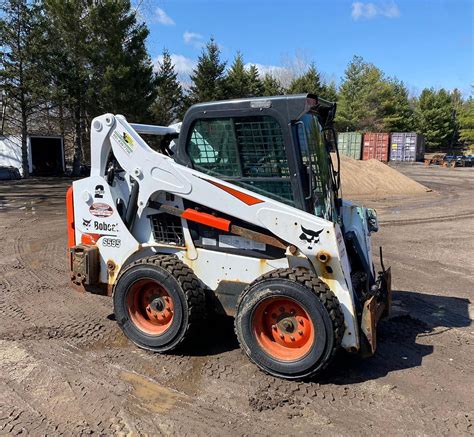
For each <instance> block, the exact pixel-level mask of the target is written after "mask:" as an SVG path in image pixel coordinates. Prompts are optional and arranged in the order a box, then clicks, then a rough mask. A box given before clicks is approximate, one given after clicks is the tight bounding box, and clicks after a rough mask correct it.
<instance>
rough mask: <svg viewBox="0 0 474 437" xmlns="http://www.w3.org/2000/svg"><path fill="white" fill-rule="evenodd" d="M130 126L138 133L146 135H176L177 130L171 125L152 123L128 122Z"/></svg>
mask: <svg viewBox="0 0 474 437" xmlns="http://www.w3.org/2000/svg"><path fill="white" fill-rule="evenodd" d="M130 126H132V127H133V129H135V130H136V131H137V132H138V133H139V134H148V135H160V136H164V135H177V134H179V131H178V130H176V129H175V128H173V127H167V126H154V125H152V124H138V123H130Z"/></svg>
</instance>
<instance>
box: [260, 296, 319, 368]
mask: <svg viewBox="0 0 474 437" xmlns="http://www.w3.org/2000/svg"><path fill="white" fill-rule="evenodd" d="M252 329H253V333H254V335H255V337H256V339H257V341H258V343H259V345H260V346H261V347H262V349H263V350H264V351H265V352H266V353H267V354H268V355H270V356H271V357H273V358H275V359H277V360H280V361H295V360H299V359H301V358H303V357H304V356H305V355H306V354H307V353H308V352H309V351H310V349H311V347H312V346H313V344H314V339H315V330H314V325H313V322H312V321H311V319H310V317H309V315H308V313H307V311H306V310H305V309H304V307H303V306H302V305H300V304H299V303H298V302H296V301H295V300H293V299H291V298H286V297H274V298H269V299H265V300H264V301H262V302H261V303H259V304H258V306H257V308H256V309H255V311H254V313H253V317H252Z"/></svg>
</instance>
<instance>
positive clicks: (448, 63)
mask: <svg viewBox="0 0 474 437" xmlns="http://www.w3.org/2000/svg"><path fill="white" fill-rule="evenodd" d="M140 12H141V13H142V15H143V16H144V17H145V18H146V21H147V24H148V26H149V29H150V36H149V39H148V47H149V51H150V53H151V55H152V57H153V59H154V60H157V59H159V58H158V57H159V55H160V53H161V51H162V49H163V47H166V48H167V49H168V50H169V51H170V53H171V54H172V55H173V59H174V60H175V63H176V66H177V69H178V70H179V72H180V73H181V75H182V77H183V78H185V77H186V75H187V74H188V73H189V71H190V70H191V69H192V67H193V65H194V63H195V61H196V58H197V56H198V55H199V53H200V51H201V49H202V45H203V44H204V43H205V42H206V41H207V40H208V39H209V37H210V36H211V35H212V36H213V37H214V38H215V40H216V42H217V43H218V44H219V46H220V47H221V50H222V57H223V59H226V60H229V61H230V62H231V61H232V59H233V57H234V56H235V53H236V51H237V50H240V51H241V52H242V53H243V56H244V60H245V62H247V63H253V64H257V65H259V67H260V68H261V71H266V70H267V69H272V68H273V71H275V72H277V73H278V72H279V71H280V72H281V71H282V70H281V68H282V67H285V66H288V65H289V64H291V62H290V61H289V60H291V59H294V58H295V54H297V57H298V58H300V59H303V60H304V61H307V62H311V61H314V62H315V63H316V65H317V67H318V69H319V70H320V71H321V72H322V73H323V75H324V77H326V78H327V79H334V80H336V82H339V81H340V78H341V77H342V75H343V73H344V69H345V67H346V65H347V63H348V62H349V61H350V59H351V58H352V56H353V55H355V54H357V55H361V56H363V57H364V59H365V60H366V61H369V62H373V63H374V64H375V65H377V66H378V67H379V68H381V69H382V70H383V71H384V72H385V73H386V74H387V75H390V76H397V77H398V78H399V79H401V80H403V81H404V82H405V83H406V84H407V86H408V87H409V89H410V91H411V92H412V93H413V94H417V93H419V92H420V91H421V90H422V89H423V88H424V87H431V86H433V87H435V88H441V87H444V88H448V89H452V88H456V87H457V88H459V89H461V90H462V92H463V94H464V95H465V96H467V95H468V94H469V93H470V92H471V84H474V53H473V40H474V1H473V0H393V1H392V0H388V1H384V0H381V1H379V0H371V1H364V0H359V1H346V0H332V1H331V0H313V1H307V0H295V1H290V0H273V1H270V0H253V1H252V0H240V1H235V0H148V1H147V0H143V3H142V6H141V7H140Z"/></svg>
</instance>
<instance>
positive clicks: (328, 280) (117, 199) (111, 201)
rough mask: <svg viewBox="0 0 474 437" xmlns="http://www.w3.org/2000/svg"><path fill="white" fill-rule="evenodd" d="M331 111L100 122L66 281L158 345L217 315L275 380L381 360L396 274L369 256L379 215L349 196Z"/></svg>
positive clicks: (138, 339) (178, 339)
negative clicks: (97, 296)
mask: <svg viewBox="0 0 474 437" xmlns="http://www.w3.org/2000/svg"><path fill="white" fill-rule="evenodd" d="M335 110H336V105H335V104H334V103H330V102H326V101H324V100H322V99H319V98H318V97H317V96H315V95H311V94H310V95H306V94H304V95H289V96H277V97H265V98H246V99H238V100H228V101H220V102H211V103H202V104H197V105H194V106H192V107H191V108H190V109H189V110H188V111H187V113H186V115H185V117H184V119H183V121H182V123H179V124H176V125H172V126H167V127H163V126H151V125H142V124H133V123H129V122H128V121H127V120H126V119H125V118H124V117H123V116H120V115H112V114H105V115H102V116H100V117H97V118H95V119H94V120H93V121H92V126H91V174H90V177H87V178H85V179H81V180H77V181H75V182H73V184H72V187H71V188H69V190H68V192H67V216H68V244H69V252H70V268H71V279H72V282H73V283H74V284H75V285H76V286H77V287H78V288H80V289H82V290H86V291H90V292H95V293H104V294H108V295H110V296H112V298H113V305H114V311H115V317H116V320H117V322H118V324H119V325H120V327H121V328H122V330H123V332H124V334H125V335H126V336H127V337H128V338H129V339H130V340H131V341H132V342H133V343H135V344H136V345H137V346H139V347H141V348H144V349H148V350H151V351H156V352H166V351H171V350H174V349H176V348H182V350H183V351H185V350H186V344H187V343H189V342H192V339H193V335H194V334H196V332H199V329H200V326H202V324H203V323H205V322H206V318H207V317H208V316H207V315H206V314H208V312H209V310H210V309H212V310H213V311H217V312H221V313H224V314H227V315H229V316H233V317H234V318H235V331H236V333H237V337H238V340H239V343H240V345H241V348H242V349H243V351H244V352H245V354H247V356H248V357H249V359H250V360H251V361H252V362H253V363H255V364H256V365H257V366H258V367H260V368H261V369H263V370H264V371H265V372H267V373H269V374H272V375H275V376H278V377H282V378H288V379H302V378H308V377H311V376H313V375H315V374H317V373H318V372H320V371H322V370H323V369H325V368H326V367H328V366H329V364H330V363H331V360H332V358H333V357H334V355H335V353H336V351H337V350H338V349H339V348H344V349H346V350H347V351H349V352H352V353H360V354H363V355H371V354H373V353H374V352H375V349H376V343H377V342H376V325H377V322H378V320H379V319H380V318H381V317H383V316H384V315H386V314H387V313H388V311H389V307H390V293H391V291H390V269H387V270H386V269H385V268H384V267H383V262H382V271H381V272H376V271H375V269H374V265H373V262H372V251H371V239H370V235H371V233H372V232H376V231H377V228H378V224H377V216H376V213H375V211H374V210H373V209H368V208H364V207H361V206H357V205H354V204H352V203H351V202H348V201H345V200H344V201H343V200H342V198H341V190H340V187H339V185H340V182H339V181H340V178H339V170H338V167H339V165H338V164H335V165H333V160H332V159H331V152H334V153H335V154H336V155H337V144H336V143H337V141H336V138H335V136H336V134H335V131H334V129H333V120H334V116H335ZM150 136H154V137H150ZM144 138H151V139H150V140H148V143H147V142H146V141H145V139H144ZM149 144H153V145H154V148H152V147H150V146H149ZM335 161H336V162H338V157H337V159H335ZM184 353H185V352H184Z"/></svg>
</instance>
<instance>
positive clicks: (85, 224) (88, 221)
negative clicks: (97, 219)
mask: <svg viewBox="0 0 474 437" xmlns="http://www.w3.org/2000/svg"><path fill="white" fill-rule="evenodd" d="M91 221H92V220H86V219H82V226H84V227H85V228H86V229H89V226H90V225H91Z"/></svg>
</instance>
